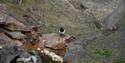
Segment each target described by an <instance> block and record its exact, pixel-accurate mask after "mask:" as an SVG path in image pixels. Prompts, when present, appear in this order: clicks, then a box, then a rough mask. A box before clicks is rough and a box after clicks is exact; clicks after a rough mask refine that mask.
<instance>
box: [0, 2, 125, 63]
mask: <svg viewBox="0 0 125 63" xmlns="http://www.w3.org/2000/svg"><path fill="white" fill-rule="evenodd" d="M0 2H1V3H4V4H5V5H6V6H7V9H8V11H7V14H8V15H10V16H12V17H14V18H16V19H17V20H19V21H20V22H22V23H24V24H25V25H27V26H31V25H40V26H41V27H40V28H41V31H42V32H43V33H48V32H58V29H59V28H60V27H64V28H65V29H66V34H71V35H73V36H75V37H76V38H77V39H76V41H74V42H72V43H70V45H69V46H68V47H69V50H68V52H67V54H66V56H65V57H66V58H67V57H68V58H71V59H72V60H73V63H125V61H124V59H125V56H124V55H125V54H124V53H125V51H124V48H125V47H124V45H125V38H124V33H125V22H124V20H125V19H122V18H124V10H125V8H124V5H125V1H124V0H22V3H20V2H18V1H17V0H1V1H0Z"/></svg>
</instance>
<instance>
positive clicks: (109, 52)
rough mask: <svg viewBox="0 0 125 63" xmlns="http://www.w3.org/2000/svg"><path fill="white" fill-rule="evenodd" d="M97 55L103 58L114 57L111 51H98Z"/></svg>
mask: <svg viewBox="0 0 125 63" xmlns="http://www.w3.org/2000/svg"><path fill="white" fill-rule="evenodd" d="M95 54H97V55H99V56H103V57H111V56H112V51H111V50H109V49H97V50H96V51H95Z"/></svg>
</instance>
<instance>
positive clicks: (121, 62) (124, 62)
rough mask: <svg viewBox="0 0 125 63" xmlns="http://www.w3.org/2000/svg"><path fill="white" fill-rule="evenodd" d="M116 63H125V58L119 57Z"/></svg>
mask: <svg viewBox="0 0 125 63" xmlns="http://www.w3.org/2000/svg"><path fill="white" fill-rule="evenodd" d="M115 63H125V58H118V59H117V60H116V62H115Z"/></svg>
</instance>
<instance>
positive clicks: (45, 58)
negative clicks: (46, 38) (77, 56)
mask: <svg viewBox="0 0 125 63" xmlns="http://www.w3.org/2000/svg"><path fill="white" fill-rule="evenodd" d="M42 60H43V63H59V62H56V61H53V60H52V58H50V57H49V56H46V55H42Z"/></svg>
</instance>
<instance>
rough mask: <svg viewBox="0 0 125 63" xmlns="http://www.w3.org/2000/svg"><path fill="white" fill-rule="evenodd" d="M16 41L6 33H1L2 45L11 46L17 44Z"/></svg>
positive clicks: (0, 42) (0, 44)
mask: <svg viewBox="0 0 125 63" xmlns="http://www.w3.org/2000/svg"><path fill="white" fill-rule="evenodd" d="M15 44H16V43H14V41H13V40H12V39H11V38H9V37H8V36H6V35H5V34H4V33H0V46H2V47H9V46H12V45H15Z"/></svg>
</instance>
